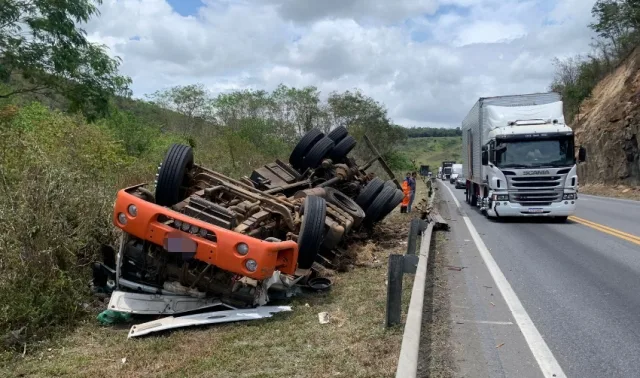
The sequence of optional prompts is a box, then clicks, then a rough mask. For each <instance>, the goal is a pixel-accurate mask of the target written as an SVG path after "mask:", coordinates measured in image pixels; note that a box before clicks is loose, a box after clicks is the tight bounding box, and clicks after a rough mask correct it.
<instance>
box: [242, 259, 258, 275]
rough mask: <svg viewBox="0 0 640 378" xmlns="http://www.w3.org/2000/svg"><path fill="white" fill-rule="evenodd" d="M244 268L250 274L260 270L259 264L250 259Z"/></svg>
mask: <svg viewBox="0 0 640 378" xmlns="http://www.w3.org/2000/svg"><path fill="white" fill-rule="evenodd" d="M244 267H245V268H247V270H248V271H250V272H255V271H256V270H257V269H258V263H257V262H256V260H254V259H249V260H247V261H246V262H245V263H244Z"/></svg>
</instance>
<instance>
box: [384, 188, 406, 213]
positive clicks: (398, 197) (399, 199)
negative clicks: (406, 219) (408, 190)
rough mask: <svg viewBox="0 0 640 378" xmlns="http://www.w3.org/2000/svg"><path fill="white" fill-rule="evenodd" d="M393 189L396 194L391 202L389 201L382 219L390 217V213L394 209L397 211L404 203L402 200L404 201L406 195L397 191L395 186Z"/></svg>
mask: <svg viewBox="0 0 640 378" xmlns="http://www.w3.org/2000/svg"><path fill="white" fill-rule="evenodd" d="M387 182H388V181H387ZM393 189H394V190H395V191H396V193H395V194H394V196H393V197H391V200H389V202H388V203H387V207H385V208H384V210H383V211H382V213H381V214H380V219H384V217H386V216H387V215H389V213H391V212H392V211H393V209H395V208H396V207H397V206H398V205H400V204H401V203H402V199H404V193H403V192H402V190H399V189H396V187H395V185H394V186H393Z"/></svg>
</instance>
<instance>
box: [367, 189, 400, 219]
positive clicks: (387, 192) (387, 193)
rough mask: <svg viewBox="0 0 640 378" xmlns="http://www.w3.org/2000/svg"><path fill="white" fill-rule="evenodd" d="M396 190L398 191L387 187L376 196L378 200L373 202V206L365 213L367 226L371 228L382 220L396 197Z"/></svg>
mask: <svg viewBox="0 0 640 378" xmlns="http://www.w3.org/2000/svg"><path fill="white" fill-rule="evenodd" d="M396 190H397V189H393V188H389V187H386V188H383V189H382V191H381V192H380V194H378V195H377V196H376V199H375V200H373V202H372V203H371V205H370V206H369V207H368V208H367V210H366V211H365V214H366V216H365V218H364V222H365V223H366V224H367V225H369V226H370V225H372V224H374V223H375V222H377V221H379V220H381V219H382V217H381V215H382V213H383V211H384V210H385V209H386V208H387V206H388V204H389V202H390V201H391V199H392V198H393V196H395V195H396Z"/></svg>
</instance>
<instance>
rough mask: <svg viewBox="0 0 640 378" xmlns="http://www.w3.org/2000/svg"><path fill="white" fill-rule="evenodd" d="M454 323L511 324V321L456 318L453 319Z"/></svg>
mask: <svg viewBox="0 0 640 378" xmlns="http://www.w3.org/2000/svg"><path fill="white" fill-rule="evenodd" d="M453 322H454V323H477V324H495V325H513V322H494V321H491V320H468V319H458V320H454V321H453Z"/></svg>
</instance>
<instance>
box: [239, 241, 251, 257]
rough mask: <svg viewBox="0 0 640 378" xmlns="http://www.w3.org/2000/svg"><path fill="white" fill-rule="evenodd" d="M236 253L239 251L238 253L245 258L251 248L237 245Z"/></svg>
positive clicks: (242, 244)
mask: <svg viewBox="0 0 640 378" xmlns="http://www.w3.org/2000/svg"><path fill="white" fill-rule="evenodd" d="M236 251H238V253H239V254H241V255H242V256H245V255H246V254H247V253H249V246H248V245H246V244H245V243H239V244H238V245H236Z"/></svg>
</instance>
